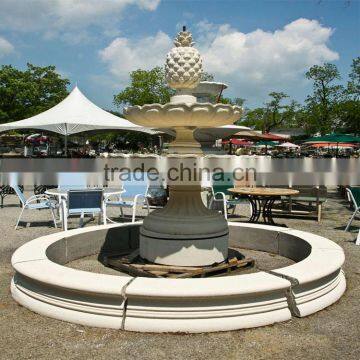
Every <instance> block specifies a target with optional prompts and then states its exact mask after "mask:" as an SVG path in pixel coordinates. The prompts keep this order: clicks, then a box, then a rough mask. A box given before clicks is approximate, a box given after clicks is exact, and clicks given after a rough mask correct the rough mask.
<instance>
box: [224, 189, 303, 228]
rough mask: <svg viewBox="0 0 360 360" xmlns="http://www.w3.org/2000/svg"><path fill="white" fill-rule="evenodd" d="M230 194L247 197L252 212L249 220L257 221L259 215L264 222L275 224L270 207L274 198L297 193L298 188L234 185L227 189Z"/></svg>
mask: <svg viewBox="0 0 360 360" xmlns="http://www.w3.org/2000/svg"><path fill="white" fill-rule="evenodd" d="M228 191H229V192H230V193H232V194H234V195H235V196H236V195H241V196H245V197H247V198H248V200H249V202H250V204H251V208H252V214H251V217H250V219H249V222H252V223H255V222H259V218H260V215H261V214H262V217H263V219H264V223H265V224H269V225H277V224H276V223H275V222H274V219H273V216H272V208H273V205H274V202H275V201H276V200H279V199H281V197H282V196H292V195H297V194H299V191H298V190H294V189H290V188H267V187H253V188H250V187H236V188H231V189H228Z"/></svg>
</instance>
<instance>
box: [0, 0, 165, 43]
mask: <svg viewBox="0 0 360 360" xmlns="http://www.w3.org/2000/svg"><path fill="white" fill-rule="evenodd" d="M159 3H160V0H106V1H103V0H77V1H74V0H51V1H49V0H26V1H14V0H0V8H1V16H0V28H3V29H10V30H13V31H26V32H27V31H40V32H44V33H45V38H52V37H55V36H56V37H60V38H62V36H63V35H65V37H64V39H63V40H64V41H67V39H68V38H69V37H71V34H74V33H76V32H77V31H78V30H85V29H87V28H89V27H91V26H98V27H100V28H102V30H103V32H104V33H105V34H106V33H109V32H110V33H113V32H114V30H115V29H116V27H117V26H118V25H119V22H120V20H121V15H122V14H123V12H124V10H125V9H126V8H127V7H128V6H137V7H138V8H139V9H141V10H145V11H154V10H155V9H156V8H157V6H158V5H159ZM49 34H50V36H49ZM82 37H84V35H82ZM75 42H76V41H75ZM75 42H74V41H72V43H75Z"/></svg>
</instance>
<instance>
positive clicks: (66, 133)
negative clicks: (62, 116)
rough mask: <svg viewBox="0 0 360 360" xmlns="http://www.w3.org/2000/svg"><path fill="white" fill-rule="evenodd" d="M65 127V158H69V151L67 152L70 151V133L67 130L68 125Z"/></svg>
mask: <svg viewBox="0 0 360 360" xmlns="http://www.w3.org/2000/svg"><path fill="white" fill-rule="evenodd" d="M64 125H65V126H64V127H65V144H64V145H65V157H66V158H67V153H68V151H67V150H68V149H67V148H68V138H67V137H68V131H67V130H68V129H67V124H66V123H65V124H64Z"/></svg>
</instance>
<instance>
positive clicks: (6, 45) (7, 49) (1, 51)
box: [0, 36, 14, 58]
mask: <svg viewBox="0 0 360 360" xmlns="http://www.w3.org/2000/svg"><path fill="white" fill-rule="evenodd" d="M13 51H14V46H13V45H12V44H11V43H10V42H9V41H7V40H6V39H5V38H3V37H1V36H0V58H1V57H3V56H5V55H8V54H10V53H12V52H13Z"/></svg>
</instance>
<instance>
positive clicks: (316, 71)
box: [305, 63, 343, 135]
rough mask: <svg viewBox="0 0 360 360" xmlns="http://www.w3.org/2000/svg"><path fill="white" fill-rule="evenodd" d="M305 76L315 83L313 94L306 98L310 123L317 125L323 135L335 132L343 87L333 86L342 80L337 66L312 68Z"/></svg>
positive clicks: (327, 65) (327, 64)
mask: <svg viewBox="0 0 360 360" xmlns="http://www.w3.org/2000/svg"><path fill="white" fill-rule="evenodd" d="M305 76H306V78H307V79H309V80H312V81H313V94H312V95H309V96H308V97H307V98H306V104H307V110H308V112H309V121H310V122H311V123H313V124H314V123H315V124H317V128H318V130H319V131H320V133H321V134H322V135H323V134H326V133H327V132H329V131H330V130H334V124H335V116H336V114H335V107H336V105H337V104H338V102H339V101H340V99H341V96H342V92H343V87H342V86H341V85H333V82H334V81H335V80H340V74H339V71H338V69H337V67H336V65H334V64H329V63H326V64H324V65H322V66H320V65H314V66H312V67H311V68H310V69H309V71H308V72H307V73H306V74H305Z"/></svg>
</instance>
